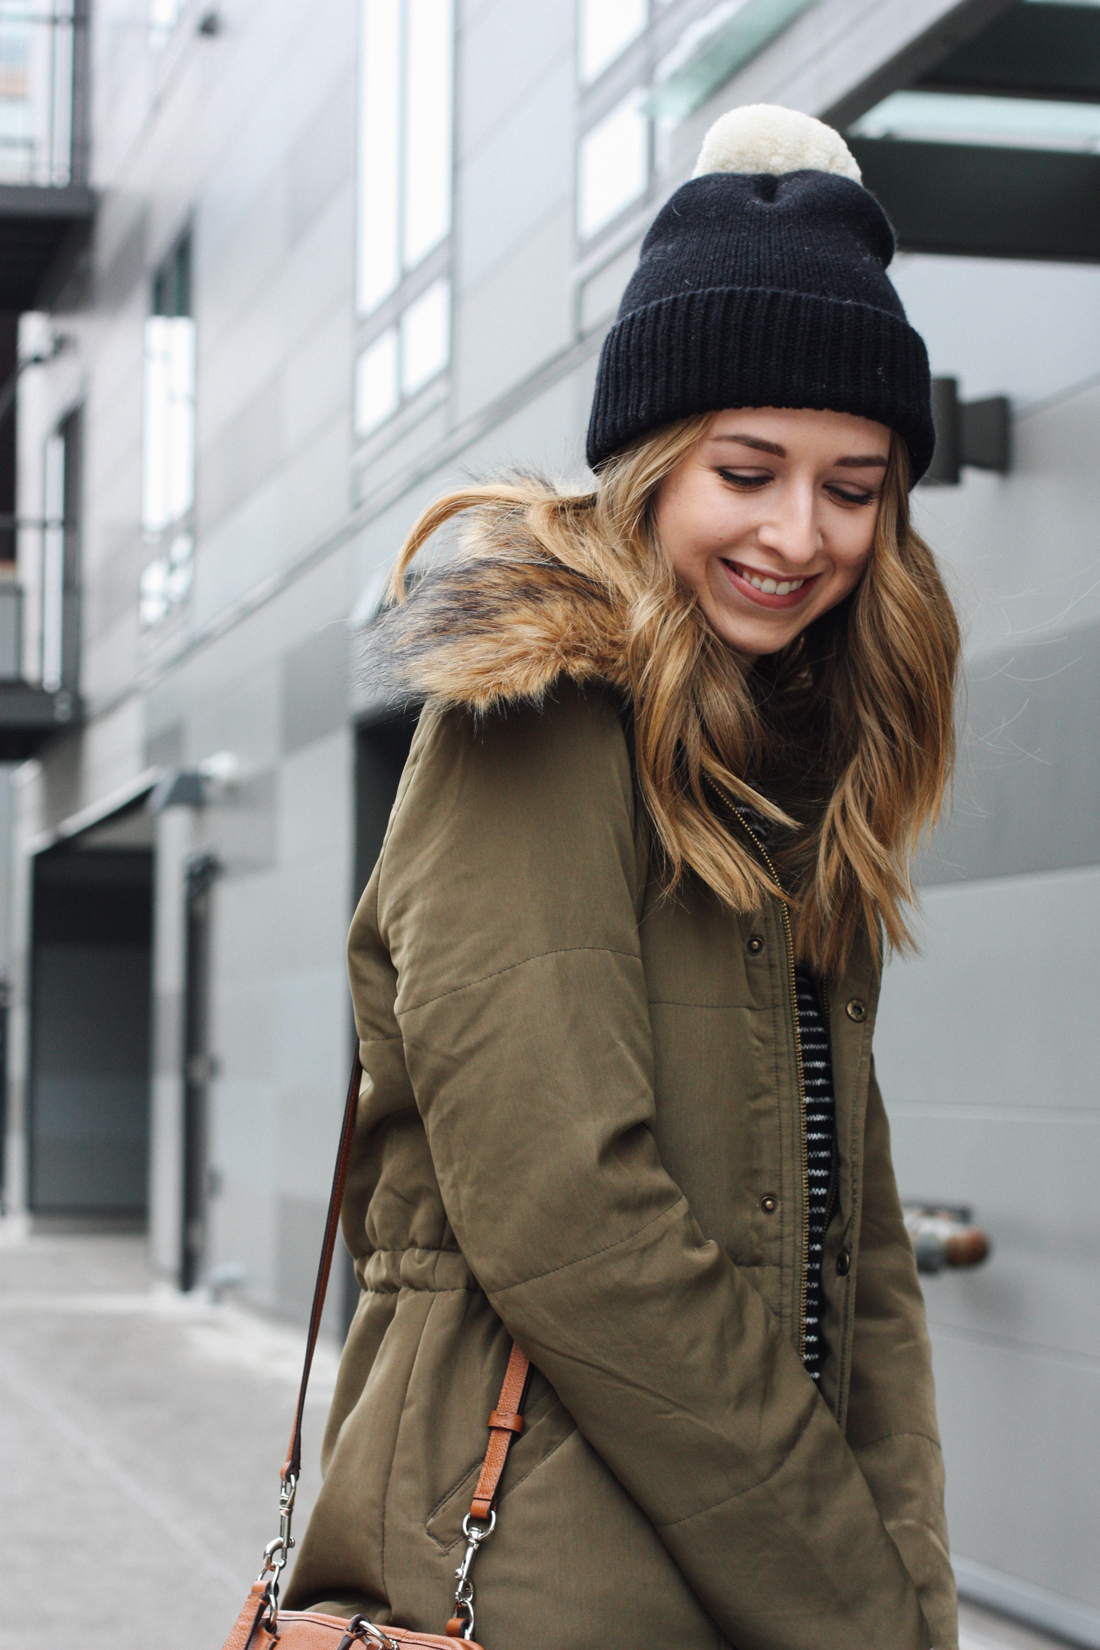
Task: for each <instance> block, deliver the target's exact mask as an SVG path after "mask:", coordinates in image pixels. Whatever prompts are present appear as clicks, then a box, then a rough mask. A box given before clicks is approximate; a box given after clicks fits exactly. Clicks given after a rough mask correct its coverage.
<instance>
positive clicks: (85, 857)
mask: <svg viewBox="0 0 1100 1650" xmlns="http://www.w3.org/2000/svg"><path fill="white" fill-rule="evenodd" d="M152 914H153V856H152V852H151V851H150V850H149V849H145V848H131V849H96V850H94V851H93V850H87V849H84V850H82V849H79V848H64V849H61V848H58V849H52V850H50V851H49V852H47V853H43V854H39V856H38V857H37V859H36V860H35V863H34V883H33V917H32V923H33V926H32V941H31V945H32V955H31V1049H30V1130H29V1134H30V1140H29V1146H30V1151H29V1156H30V1164H29V1169H30V1175H29V1178H30V1184H29V1187H28V1202H29V1205H30V1208H31V1210H32V1211H33V1212H34V1213H36V1214H57V1215H76V1216H89V1217H97V1218H101V1219H111V1218H115V1219H117V1218H125V1219H135V1220H136V1219H144V1217H145V1214H146V1208H147V1201H148V1195H147V1182H148V1154H149V1024H150V964H151V956H150V945H151V937H152Z"/></svg>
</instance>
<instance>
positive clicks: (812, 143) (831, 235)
mask: <svg viewBox="0 0 1100 1650" xmlns="http://www.w3.org/2000/svg"><path fill="white" fill-rule="evenodd" d="M792 163H793V164H792ZM858 179H859V169H858V167H857V166H856V163H855V161H854V159H853V158H852V156H851V154H850V152H849V150H848V149H847V147H846V145H845V144H844V143H843V141H842V140H841V138H840V137H839V136H838V135H837V134H836V133H835V132H834V131H832V130H831V128H829V127H826V126H823V125H822V124H821V122H820V121H816V120H812V119H811V118H810V117H809V116H808V115H801V114H797V113H795V112H794V111H793V110H788V109H779V108H772V107H770V106H768V105H757V106H756V107H754V108H744V109H735V110H733V111H731V113H730V114H728V115H725V116H723V117H722V119H721V120H720V121H718V122H717V123H716V124H715V126H713V127H712V128H711V131H710V132H709V133H708V134H707V138H706V140H705V142H704V144H703V149H702V153H701V154H700V158H699V165H698V167H697V168H696V175H695V177H693V178H692V180H691V181H690V183H685V184H684V185H683V187H682V188H680V189H678V190H677V191H676V193H675V194H674V195H673V196H672V198H671V199H670V200H669V201H668V202H667V204H666V205H665V206H664V207H663V208H662V209H661V211H660V212H659V213H658V214H657V218H656V220H655V222H654V224H653V226H652V228H651V229H650V231H649V233H648V235H647V236H646V238H645V240H644V242H643V243H642V251H641V257H640V259H639V262H638V267H637V269H636V270H635V272H634V274H633V276H632V277H631V280H630V283H629V285H628V286H627V289H626V291H625V293H624V294H623V299H622V303H621V304H620V306H619V314H618V318H617V320H616V322H615V325H614V326H613V327H612V329H611V331H610V332H609V333H608V335H607V338H606V339H605V340H604V346H603V352H602V354H601V356H600V365H599V372H598V374H597V378H596V394H595V398H594V400H593V403H592V417H591V420H590V423H589V426H588V462H589V464H590V465H591V467H592V468H593V469H594V470H595V469H598V468H599V466H600V465H601V464H603V463H604V462H605V461H606V460H607V459H608V458H610V457H611V456H612V454H613V453H617V452H620V451H621V450H622V448H623V447H625V446H626V445H627V444H628V443H629V442H631V441H633V440H634V439H635V438H636V437H637V436H640V435H644V434H645V433H646V432H647V431H649V430H654V429H656V428H658V426H660V425H662V424H668V423H671V422H672V421H673V420H674V419H677V418H685V417H687V416H689V415H691V414H693V413H702V412H718V411H721V410H722V409H723V408H725V407H817V408H828V409H830V410H831V411H833V412H846V413H854V414H856V415H858V416H859V417H861V418H870V419H873V420H874V421H875V422H876V423H879V424H885V425H887V426H888V427H889V428H890V429H892V430H896V431H897V433H898V434H899V435H900V436H902V437H903V438H904V439H905V441H906V443H907V445H908V448H909V455H910V459H911V468H912V476H911V479H912V480H913V481H916V480H918V479H919V477H920V476H922V475H923V474H924V472H925V470H927V468H928V465H929V463H930V462H931V459H932V449H933V446H934V444H935V436H934V433H933V429H932V405H931V386H930V381H929V374H928V356H927V353H926V351H925V347H924V343H923V341H922V339H921V337H920V335H919V334H918V333H916V332H915V331H914V330H913V328H912V327H911V326H910V325H909V323H908V321H907V320H906V318H905V311H904V309H903V308H902V303H901V299H900V298H899V297H898V295H897V293H896V292H895V291H894V288H893V285H892V284H891V282H890V278H889V276H888V275H887V273H886V267H887V265H888V264H889V262H890V260H891V258H892V257H893V254H894V233H893V230H892V229H891V227H890V223H889V220H888V219H887V217H886V214H885V212H884V211H883V210H882V208H881V206H880V205H879V204H878V202H877V201H876V200H875V198H874V196H873V195H872V194H871V193H870V192H869V191H868V190H866V189H864V188H863V186H862V184H861V183H860V182H859V181H858Z"/></svg>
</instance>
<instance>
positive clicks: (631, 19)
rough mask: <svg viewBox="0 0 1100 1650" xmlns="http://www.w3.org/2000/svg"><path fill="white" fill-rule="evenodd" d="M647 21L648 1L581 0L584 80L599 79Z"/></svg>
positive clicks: (581, 41) (581, 43) (581, 49)
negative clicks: (603, 70)
mask: <svg viewBox="0 0 1100 1650" xmlns="http://www.w3.org/2000/svg"><path fill="white" fill-rule="evenodd" d="M645 22H646V0H581V17H580V25H581V26H580V55H581V79H582V80H593V79H595V77H596V75H598V74H599V73H600V71H601V69H606V67H607V65H608V64H609V63H610V62H611V61H612V59H613V58H616V57H618V55H619V53H620V52H621V51H622V50H623V48H624V46H627V45H629V44H630V42H631V41H632V40H633V39H634V37H635V35H637V34H640V33H641V31H642V29H644V28H645Z"/></svg>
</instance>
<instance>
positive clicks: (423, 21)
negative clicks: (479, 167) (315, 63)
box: [359, 0, 454, 313]
mask: <svg viewBox="0 0 1100 1650" xmlns="http://www.w3.org/2000/svg"><path fill="white" fill-rule="evenodd" d="M453 35H454V25H453V19H452V0H364V6H363V44H362V51H363V69H362V84H361V98H360V134H361V136H360V164H359V308H360V310H361V311H363V312H364V313H369V312H370V311H371V310H373V309H375V308H377V306H378V304H379V303H381V301H382V300H383V299H384V298H386V297H388V295H389V294H390V293H391V292H394V291H395V290H396V288H397V287H398V285H399V283H400V281H401V278H402V276H403V275H404V274H406V273H408V272H409V271H411V270H414V269H415V268H416V267H417V265H418V264H420V263H421V262H422V260H423V259H424V258H425V257H426V256H427V254H428V253H429V252H431V251H432V249H433V248H434V247H436V246H438V245H439V243H440V242H441V241H443V240H444V239H445V238H446V236H447V235H448V234H449V233H450V228H451V134H452V124H453V118H452V86H453V72H452V55H453Z"/></svg>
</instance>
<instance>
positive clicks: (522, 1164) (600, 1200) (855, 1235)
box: [286, 611, 957, 1650]
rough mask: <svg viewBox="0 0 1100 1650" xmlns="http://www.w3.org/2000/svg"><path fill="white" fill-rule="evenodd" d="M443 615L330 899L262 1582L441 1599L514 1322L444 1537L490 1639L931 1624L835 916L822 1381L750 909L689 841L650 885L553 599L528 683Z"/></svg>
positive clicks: (918, 1462) (775, 906) (796, 1122)
mask: <svg viewBox="0 0 1100 1650" xmlns="http://www.w3.org/2000/svg"><path fill="white" fill-rule="evenodd" d="M543 617H545V615H543ZM449 622H450V626H451V633H452V634H455V633H457V634H459V635H460V636H462V639H463V644H464V646H465V647H466V648H467V654H466V655H465V657H466V658H467V659H468V662H469V665H470V668H469V680H470V684H471V685H470V690H469V694H468V700H469V703H465V702H463V695H462V689H461V683H462V681H463V679H464V676H463V669H464V667H463V664H462V660H461V659H459V660H457V661H456V660H455V659H454V658H452V659H451V660H450V666H449V669H450V676H449V678H448V679H449V682H450V687H449V690H448V695H447V697H448V699H449V700H450V703H444V704H438V703H437V704H436V705H435V706H434V707H430V708H429V709H428V710H427V711H426V712H425V714H424V715H423V717H422V719H421V722H420V725H419V728H418V731H417V734H416V737H415V739H414V742H413V748H412V752H411V755H410V757H409V761H408V764H407V766H406V769H405V773H404V777H403V779H402V782H401V787H400V790H399V793H398V797H397V801H396V804H395V806H394V809H393V814H392V817H391V821H390V826H389V831H388V834H387V837H386V841H385V845H384V847H383V850H382V854H381V857H380V859H379V861H378V864H377V866H376V868H375V871H374V874H373V876H372V877H371V880H370V883H369V885H368V887H367V889H366V891H365V893H364V894H363V897H362V900H361V901H360V904H359V908H358V910H357V912H356V914H355V919H354V922H353V925H352V930H351V939H350V947H349V954H350V971H351V983H352V993H353V997H354V1005H355V1017H356V1024H357V1027H358V1033H359V1038H360V1052H361V1057H362V1062H363V1068H364V1072H365V1074H366V1075H365V1077H364V1081H363V1086H362V1092H361V1099H360V1104H359V1115H358V1123H357V1133H356V1139H355V1146H354V1157H353V1163H352V1168H351V1174H350V1178H349V1182H348V1188H347V1193H346V1197H345V1203H344V1212H343V1229H344V1235H345V1238H346V1241H347V1243H348V1246H349V1248H350V1250H351V1252H352V1255H353V1256H354V1259H355V1267H356V1273H357V1276H358V1278H359V1282H360V1284H361V1286H362V1291H363V1293H362V1296H361V1299H360V1302H359V1307H358V1310H357V1312H356V1314H355V1318H354V1322H353V1324H352V1327H351V1330H350V1333H349V1336H348V1341H347V1346H346V1350H345V1352H344V1356H343V1361H342V1363H341V1367H340V1373H339V1378H338V1383H337V1389H336V1394H335V1398H334V1402H333V1406H332V1412H331V1415H330V1419H329V1423H328V1428H327V1431H326V1435H325V1439H324V1446H323V1456H322V1459H323V1467H324V1483H323V1486H322V1489H321V1494H320V1498H319V1500H318V1503H317V1506H316V1509H315V1511H314V1513H313V1516H312V1519H311V1522H310V1524H309V1527H308V1530H307V1532H306V1535H305V1538H304V1540H303V1541H302V1544H301V1552H300V1555H299V1557H298V1559H297V1563H296V1567H295V1570H294V1573H293V1576H292V1581H291V1585H290V1588H289V1589H288V1595H287V1600H286V1602H287V1603H288V1604H289V1605H293V1606H296V1607H299V1608H300V1607H303V1606H305V1605H321V1606H326V1605H327V1606H328V1607H329V1608H330V1609H337V1610H338V1611H339V1612H340V1613H343V1614H350V1613H351V1610H352V1608H353V1607H355V1608H365V1609H367V1610H368V1611H369V1612H370V1614H371V1615H372V1617H373V1618H374V1619H375V1620H377V1621H378V1622H380V1623H383V1624H385V1623H387V1622H395V1623H397V1624H398V1625H402V1626H411V1627H417V1628H420V1629H426V1630H431V1631H434V1632H442V1631H443V1627H444V1623H445V1621H446V1619H447V1617H448V1615H449V1614H450V1613H451V1598H452V1594H453V1589H454V1569H455V1565H456V1563H457V1561H458V1559H459V1558H460V1556H461V1554H462V1551H463V1546H464V1544H463V1541H462V1533H461V1526H462V1520H463V1516H464V1515H465V1513H466V1512H467V1511H468V1509H469V1503H470V1497H471V1493H472V1489H473V1485H474V1481H475V1479H476V1476H477V1470H478V1466H479V1463H480V1460H481V1457H482V1455H483V1453H484V1448H485V1442H486V1423H487V1419H488V1416H489V1413H490V1411H491V1410H492V1409H493V1407H494V1405H495V1402H496V1397H497V1393H498V1391H499V1387H500V1382H501V1378H502V1375H503V1371H504V1366H505V1362H506V1360H507V1356H508V1351H509V1345H510V1341H511V1338H512V1337H514V1338H515V1339H516V1340H517V1341H518V1342H519V1344H520V1346H521V1347H522V1348H523V1350H524V1351H525V1352H526V1353H528V1355H529V1356H530V1358H531V1360H532V1363H533V1365H534V1374H533V1377H532V1384H531V1387H530V1392H529V1397H528V1402H527V1406H526V1415H527V1424H526V1427H525V1429H524V1431H523V1433H522V1435H521V1436H520V1437H519V1439H518V1440H517V1442H516V1443H515V1445H514V1447H513V1451H512V1454H511V1457H510V1459H509V1462H508V1466H507V1468H506V1472H505V1477H504V1481H503V1490H502V1495H501V1499H500V1502H499V1509H498V1522H497V1527H496V1530H495V1532H494V1534H493V1535H492V1537H491V1538H490V1539H489V1540H488V1541H487V1542H486V1543H485V1544H484V1546H483V1548H482V1549H481V1551H480V1553H479V1555H478V1559H477V1563H476V1567H475V1570H474V1580H475V1583H476V1610H477V1627H476V1633H475V1637H476V1638H477V1640H478V1642H479V1643H482V1644H484V1645H485V1646H486V1647H487V1650H543V1647H544V1646H545V1650H551V1647H553V1650H640V1647H641V1646H645V1645H654V1646H658V1645H660V1646H664V1645H669V1646H672V1645H675V1646H676V1647H677V1650H704V1647H706V1650H719V1647H726V1646H733V1647H736V1650H842V1647H843V1650H852V1647H858V1650H928V1647H929V1646H931V1645H934V1646H935V1650H955V1647H956V1645H957V1628H956V1604H955V1591H954V1583H953V1579H952V1574H951V1567H950V1562H949V1558H948V1550H947V1533H946V1527H945V1522H944V1513H943V1474H942V1466H941V1458H940V1448H939V1441H938V1435H937V1428H936V1418H935V1408H934V1398H933V1388H932V1374H931V1367H930V1357H929V1342H928V1336H927V1332H926V1328H925V1319H924V1309H923V1304H922V1299H921V1293H920V1288H919V1285H918V1281H917V1274H916V1267H915V1263H914V1258H913V1252H912V1248H911V1246H910V1244H909V1242H908V1239H907V1237H906V1233H905V1230H904V1227H903V1225H902V1217H901V1210H900V1207H899V1203H898V1197H897V1191H896V1188H895V1183H894V1175H893V1171H892V1168H891V1163H890V1146H889V1131H888V1127H887V1121H886V1115H885V1112H884V1110H883V1104H882V1099H881V1096H880V1094H879V1090H878V1087H877V1085H876V1083H875V1077H874V1070H873V1063H872V1058H871V1035H872V1031H873V1028H874V1020H875V1008H876V1001H877V995H878V972H877V969H876V967H875V966H874V964H873V962H872V959H871V955H870V947H869V946H867V945H864V946H863V947H857V950H856V953H855V955H854V956H853V959H852V961H851V963H850V965H849V967H848V970H847V972H846V974H845V976H844V978H843V979H841V980H838V981H836V982H834V983H833V984H832V985H830V987H829V989H828V993H827V997H828V1004H827V1006H828V1019H829V1027H830V1035H831V1043H832V1060H833V1073H834V1085H835V1094H836V1129H837V1133H836V1139H837V1152H836V1163H835V1169H834V1212H833V1215H832V1218H831V1221H830V1224H829V1226H828V1230H827V1232H826V1236H825V1257H824V1272H823V1276H824V1294H825V1300H826V1310H825V1318H824V1334H825V1340H826V1345H827V1356H826V1361H825V1366H824V1371H823V1376H822V1380H821V1387H820V1391H819V1390H818V1388H817V1387H816V1386H815V1384H814V1382H813V1381H812V1380H811V1379H810V1377H809V1376H808V1375H807V1374H806V1372H805V1370H804V1368H803V1366H802V1362H801V1358H800V1343H801V1336H802V1314H803V1308H804V1296H803V1291H804V1261H805V1248H806V1242H807V1193H806V1159H805V1151H806V1148H805V1138H804V1125H803V1122H802V1104H801V1096H800V1073H799V1055H798V1047H797V1033H796V1021H795V1012H794V1003H793V992H792V959H791V953H790V945H789V936H788V930H787V925H786V920H785V915H784V910H783V907H782V906H781V904H780V902H779V901H778V900H772V901H770V902H769V903H768V905H767V906H766V908H765V909H763V910H760V911H759V912H757V913H755V914H751V915H744V916H740V915H736V914H734V913H733V912H731V911H730V910H729V909H727V908H725V907H724V906H723V905H722V904H721V903H720V902H719V900H718V899H717V898H716V897H715V895H714V894H713V893H711V892H710V890H709V889H707V888H706V887H705V886H704V885H703V884H702V883H701V882H700V881H699V880H698V879H696V878H694V877H692V876H690V875H689V876H688V877H687V878H686V879H685V881H684V882H683V884H682V885H681V886H680V888H679V890H678V891H677V892H676V894H675V895H674V896H673V897H662V893H661V877H660V870H659V865H658V863H657V856H656V855H655V853H654V851H653V845H652V836H651V831H650V829H649V826H648V824H647V819H646V816H645V813H644V810H643V808H642V806H641V804H640V802H639V798H638V795H637V791H636V786H635V779H634V774H633V770H632V762H631V746H630V739H629V730H628V726H627V724H626V721H625V719H624V717H623V715H622V713H621V698H620V696H619V695H618V694H617V693H615V692H613V691H611V690H609V689H608V688H606V687H604V686H601V685H600V684H599V682H598V681H595V682H593V681H592V680H591V679H589V680H588V681H587V682H578V680H576V678H584V677H589V678H590V677H591V675H592V671H591V670H590V669H589V668H588V667H587V666H586V667H585V668H583V669H582V668H581V666H580V665H579V664H578V663H577V661H576V658H575V657H574V654H573V652H572V651H571V648H572V643H571V641H570V638H569V636H567V635H565V634H564V633H563V634H561V635H558V636H557V643H558V645H557V647H556V649H555V648H553V647H551V646H549V644H546V645H542V644H539V643H532V645H533V646H535V649H536V653H537V654H538V658H537V660H536V663H538V664H539V665H540V667H541V670H542V677H543V687H544V688H545V689H548V691H546V692H545V695H544V697H543V699H542V702H541V703H539V704H531V703H530V702H527V701H526V700H524V699H521V698H520V697H519V695H518V693H517V694H516V696H514V697H510V695H509V692H508V685H509V683H508V668H507V666H505V667H504V669H503V675H501V667H500V663H499V657H497V658H496V663H495V664H494V666H493V668H494V669H495V670H496V671H497V677H496V678H494V680H496V681H497V687H496V689H495V691H494V693H493V695H491V697H492V698H493V700H494V702H495V704H496V707H497V708H496V709H495V710H493V711H491V712H490V713H489V714H487V715H477V716H475V715H474V714H473V713H472V712H471V709H470V703H483V702H484V694H483V692H482V689H483V687H484V670H485V669H487V668H488V666H487V664H486V658H487V655H486V653H485V648H486V647H489V648H491V641H489V640H486V632H485V631H484V629H481V630H478V629H477V627H476V626H475V632H476V633H475V635H474V636H473V638H472V639H471V637H470V636H469V635H465V634H464V633H463V618H462V614H461V612H459V611H456V612H454V613H452V614H451V615H450V620H449ZM540 622H541V621H540ZM537 629H538V626H536V630H537ZM551 629H553V626H551ZM539 646H542V652H541V653H539V652H538V648H539ZM589 662H590V661H589ZM528 665H530V659H528ZM479 671H481V673H482V674H481V675H480V676H479V674H478V672H479ZM516 674H517V679H518V672H517V673H516ZM498 678H499V679H498ZM551 684H552V685H551ZM519 685H520V686H521V687H522V689H523V692H524V693H526V692H528V691H529V688H530V670H529V669H528V672H527V675H525V676H523V678H522V683H520V684H519Z"/></svg>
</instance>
